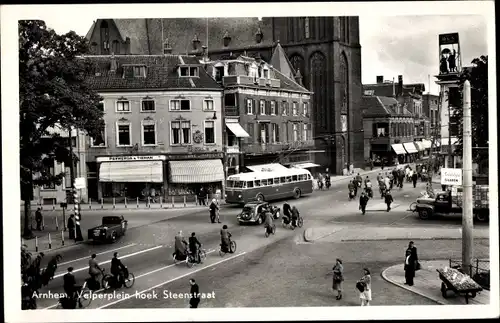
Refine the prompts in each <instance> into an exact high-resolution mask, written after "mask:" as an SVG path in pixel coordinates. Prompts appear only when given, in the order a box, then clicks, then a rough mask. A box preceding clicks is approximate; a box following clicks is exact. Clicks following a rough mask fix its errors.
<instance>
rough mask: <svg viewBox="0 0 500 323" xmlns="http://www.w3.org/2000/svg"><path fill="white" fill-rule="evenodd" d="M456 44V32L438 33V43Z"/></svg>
mask: <svg viewBox="0 0 500 323" xmlns="http://www.w3.org/2000/svg"><path fill="white" fill-rule="evenodd" d="M449 44H458V33H450V34H440V35H439V45H449Z"/></svg>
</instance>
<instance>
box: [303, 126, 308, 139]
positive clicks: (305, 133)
mask: <svg viewBox="0 0 500 323" xmlns="http://www.w3.org/2000/svg"><path fill="white" fill-rule="evenodd" d="M303 127H304V131H303V135H302V140H307V131H308V130H309V128H308V125H307V123H304V125H303Z"/></svg>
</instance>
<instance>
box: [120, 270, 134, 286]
mask: <svg viewBox="0 0 500 323" xmlns="http://www.w3.org/2000/svg"><path fill="white" fill-rule="evenodd" d="M134 283H135V276H134V274H133V273H131V272H129V273H128V277H127V278H125V280H124V282H123V285H125V287H126V288H130V287H132V286H134Z"/></svg>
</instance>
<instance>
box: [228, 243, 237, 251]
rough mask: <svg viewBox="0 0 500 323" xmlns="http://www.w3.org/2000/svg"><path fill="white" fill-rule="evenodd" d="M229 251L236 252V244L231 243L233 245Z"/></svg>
mask: <svg viewBox="0 0 500 323" xmlns="http://www.w3.org/2000/svg"><path fill="white" fill-rule="evenodd" d="M229 250H230V251H231V252H236V242H234V241H231V245H230V248H229Z"/></svg>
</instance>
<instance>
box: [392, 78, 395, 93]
mask: <svg viewBox="0 0 500 323" xmlns="http://www.w3.org/2000/svg"><path fill="white" fill-rule="evenodd" d="M392 97H393V98H395V97H396V84H395V83H394V77H393V78H392Z"/></svg>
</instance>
